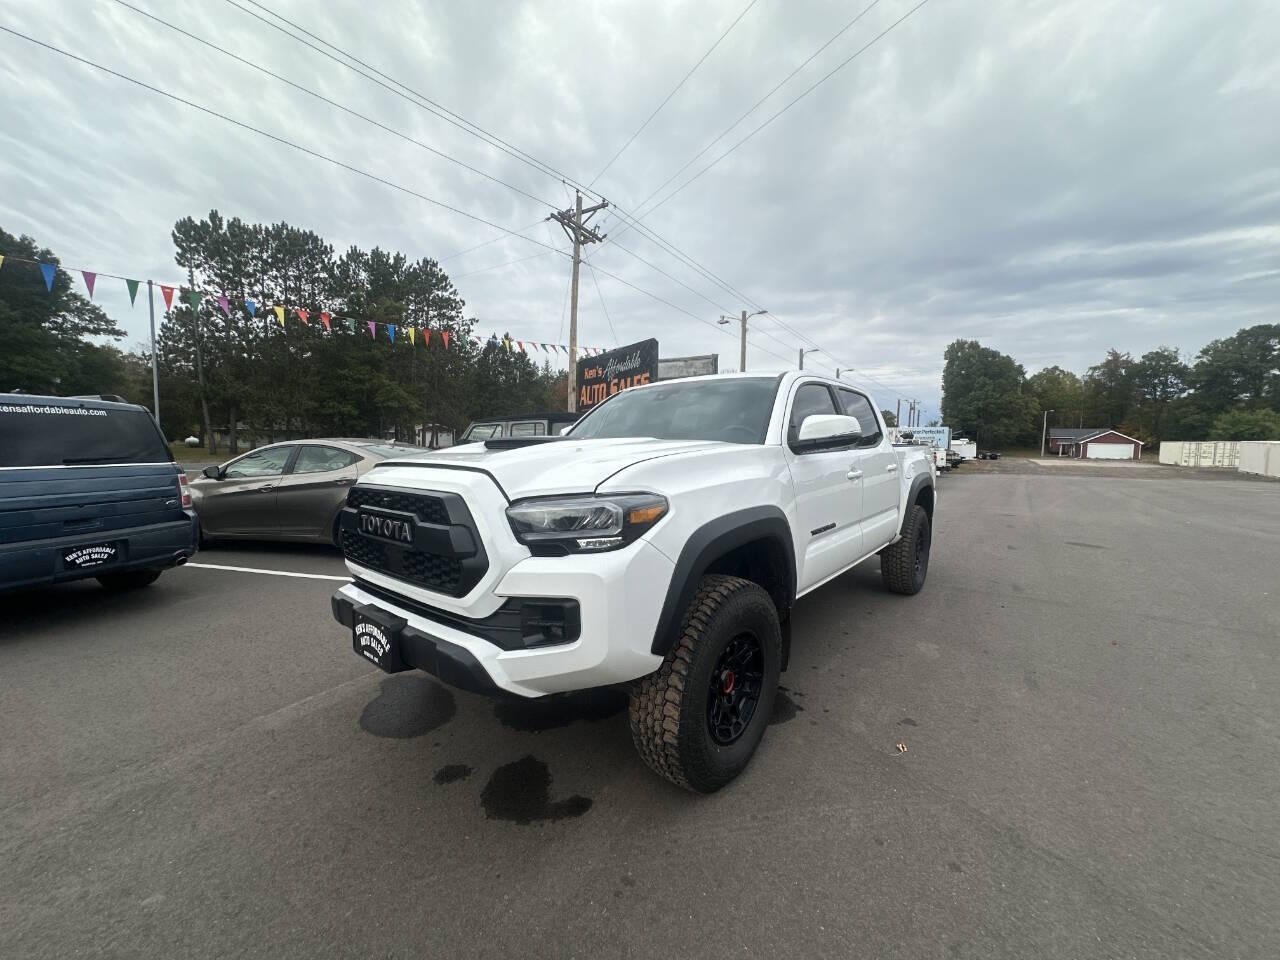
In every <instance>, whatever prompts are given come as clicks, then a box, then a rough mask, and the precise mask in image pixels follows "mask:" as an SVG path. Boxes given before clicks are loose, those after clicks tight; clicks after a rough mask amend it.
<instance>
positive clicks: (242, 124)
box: [0, 24, 560, 253]
mask: <svg viewBox="0 0 1280 960" xmlns="http://www.w3.org/2000/svg"><path fill="white" fill-rule="evenodd" d="M0 30H3V31H4V32H5V33H8V34H12V35H13V36H15V37H18V38H19V39H21V40H26V41H27V42H28V43H33V44H35V45H36V46H38V47H43V48H44V49H46V50H49V51H52V52H53V53H57V54H60V55H61V56H64V57H66V58H67V59H69V60H75V61H76V62H77V63H82V64H84V65H85V66H87V67H93V68H94V69H95V70H101V71H102V72H103V73H107V74H110V75H111V76H113V77H116V78H118V79H120V80H124V81H126V82H128V83H132V84H134V85H135V86H138V87H142V88H143V89H144V90H149V91H151V92H152V93H155V94H159V95H160V96H162V97H166V98H167V99H169V100H173V101H174V102H176V103H181V104H182V105H184V106H187V107H191V108H192V109H194V110H199V111H200V112H201V113H205V114H208V115H209V116H211V117H216V118H218V119H219V120H224V121H226V122H227V123H230V124H232V125H234V126H237V127H240V128H241V129H242V130H248V131H249V132H250V133H256V134H258V135H259V136H261V137H266V138H267V139H268V140H272V141H274V142H276V143H279V144H282V145H283V146H286V147H290V148H292V149H294V150H297V151H299V152H300V153H305V154H306V155H307V156H310V157H314V158H316V159H317V160H323V161H325V162H326V163H331V164H333V165H334V166H335V167H341V168H342V169H343V170H348V171H350V172H351V173H354V174H358V175H359V176H362V177H365V178H367V179H369V180H373V181H374V182H376V183H381V184H382V185H383V186H387V187H391V188H392V189H393V190H399V191H400V192H401V193H406V194H408V195H409V196H411V197H417V198H418V199H419V200H425V201H426V202H427V203H430V204H432V205H433V206H437V207H440V208H441V209H443V210H448V211H450V212H451V213H456V214H458V215H459V216H463V217H466V218H467V219H468V220H474V221H476V222H477V223H483V224H484V225H485V226H488V227H493V228H494V229H495V230H501V231H502V232H503V233H506V234H509V235H510V236H513V237H519V238H520V239H521V240H526V241H528V242H529V243H532V244H534V245H536V246H539V247H545V248H546V249H548V250H552V251H554V252H556V253H560V251H559V250H556V248H555V247H552V246H551V245H550V244H546V243H543V242H542V241H540V240H534V239H533V238H532V237H526V236H524V235H523V234H520V233H517V232H516V231H514V230H510V229H508V228H506V227H504V226H502V224H500V223H494V222H493V221H492V220H488V219H486V218H485V217H481V216H478V215H477V214H474V213H468V212H467V211H466V210H463V209H461V208H459V207H455V206H453V205H452V204H449V203H445V202H444V201H443V200H437V199H435V198H434V197H429V196H427V195H426V194H425V193H419V192H418V191H416V190H414V189H412V188H410V187H406V186H404V185H403V184H399V183H396V182H395V181H393V180H388V179H386V178H385V177H380V176H378V175H377V174H376V173H370V172H369V171H368V170H362V169H361V168H359V167H355V166H352V165H351V164H349V163H346V162H345V161H342V160H338V159H337V158H335V157H331V156H329V155H328V154H324V153H320V152H319V151H317V150H312V149H311V148H310V147H304V146H303V145H302V144H300V143H294V142H293V141H292V140H286V139H285V138H284V137H281V136H277V135H276V134H274V133H269V132H268V131H266V130H263V129H261V128H260V127H255V126H253V125H252V124H249V123H245V122H244V121H243V120H237V119H235V118H234V117H229V116H227V115H226V114H225V113H219V112H218V111H217V110H214V109H212V108H210V107H206V106H203V105H201V104H198V103H195V102H193V101H191V100H187V99H186V98H184V97H180V96H178V95H177V94H176V93H170V92H169V91H168V90H161V89H160V88H159V87H154V86H152V85H151V84H149V83H146V82H144V81H142V80H138V79H137V78H135V77H130V76H128V75H127V74H123V73H120V72H119V71H118V70H112V69H111V68H110V67H108V66H105V65H104V64H101V63H97V62H95V61H93V60H88V59H86V58H84V57H81V56H78V55H77V54H74V53H71V52H70V51H69V50H63V49H62V48H61V47H55V46H53V45H52V44H49V43H45V42H44V41H43V40H37V39H36V38H35V37H31V36H28V35H27V34H25V33H20V32H19V31H17V30H14V29H13V28H11V27H6V26H4V25H3V24H0Z"/></svg>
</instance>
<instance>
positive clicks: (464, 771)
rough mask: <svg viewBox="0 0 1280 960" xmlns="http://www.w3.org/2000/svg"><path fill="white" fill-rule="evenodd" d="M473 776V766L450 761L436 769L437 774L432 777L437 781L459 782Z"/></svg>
mask: <svg viewBox="0 0 1280 960" xmlns="http://www.w3.org/2000/svg"><path fill="white" fill-rule="evenodd" d="M469 776H471V768H470V767H468V766H467V765H466V764H465V763H450V764H446V765H445V766H443V767H441V768H440V769H439V770H437V771H436V775H435V776H434V777H433V778H432V779H433V780H435V782H436V783H439V784H445V783H457V782H458V781H459V780H465V779H467V777H469Z"/></svg>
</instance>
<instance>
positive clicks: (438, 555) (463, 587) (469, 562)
mask: <svg viewBox="0 0 1280 960" xmlns="http://www.w3.org/2000/svg"><path fill="white" fill-rule="evenodd" d="M361 510H368V511H371V512H374V513H378V512H384V513H390V514H395V515H398V517H399V518H401V519H407V516H412V517H414V518H415V521H416V522H414V523H413V524H412V529H413V542H412V543H399V542H394V541H389V540H384V539H380V538H378V537H374V536H370V535H369V534H368V533H365V532H364V531H363V530H362V529H361V527H360V519H359V517H360V511H361ZM341 527H342V538H341V539H342V553H343V555H344V556H345V557H346V558H347V559H348V560H349V561H351V562H352V563H354V564H356V565H358V566H361V567H364V568H366V569H368V570H376V571H377V572H379V573H383V574H386V575H387V576H390V577H395V578H396V579H399V580H403V581H406V582H407V583H412V584H414V585H416V586H420V587H423V588H425V589H427V590H431V591H433V592H435V593H442V594H445V595H447V596H451V597H461V596H465V595H466V593H467V592H468V591H470V590H471V588H472V587H474V586H475V585H476V584H477V583H479V581H480V579H481V578H482V577H483V576H484V574H485V572H486V571H487V570H488V569H489V562H488V558H487V557H486V555H485V552H484V548H483V546H481V545H480V536H479V532H478V531H477V530H476V526H475V522H474V521H473V520H472V518H471V512H470V511H469V510H468V509H467V505H466V503H465V502H464V501H463V500H462V498H461V497H459V496H458V495H457V494H452V493H416V492H409V491H403V490H394V489H390V488H386V487H373V486H363V485H361V486H355V487H352V488H351V490H350V491H349V492H348V494H347V506H346V508H345V509H344V510H343V511H342V518H341Z"/></svg>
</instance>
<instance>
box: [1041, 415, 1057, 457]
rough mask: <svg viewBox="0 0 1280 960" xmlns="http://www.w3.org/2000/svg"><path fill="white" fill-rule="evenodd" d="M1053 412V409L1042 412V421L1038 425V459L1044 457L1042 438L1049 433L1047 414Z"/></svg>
mask: <svg viewBox="0 0 1280 960" xmlns="http://www.w3.org/2000/svg"><path fill="white" fill-rule="evenodd" d="M1053 412H1054V411H1052V410H1046V411H1045V412H1044V422H1043V423H1042V424H1041V425H1040V459H1041V460H1043V459H1044V438H1045V437H1046V436H1047V435H1048V433H1049V414H1051V413H1053Z"/></svg>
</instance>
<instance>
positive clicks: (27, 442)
mask: <svg viewBox="0 0 1280 960" xmlns="http://www.w3.org/2000/svg"><path fill="white" fill-rule="evenodd" d="M172 460H173V455H172V454H171V453H170V452H169V448H168V447H167V446H165V444H164V442H163V440H162V439H161V436H160V431H159V430H158V429H157V428H156V424H155V421H154V420H152V419H151V415H150V414H149V413H147V412H146V411H145V410H135V409H108V408H103V407H89V406H75V407H70V406H53V405H48V404H35V403H13V402H9V401H6V402H0V467H50V466H63V465H73V464H91V463H170V462H172Z"/></svg>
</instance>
